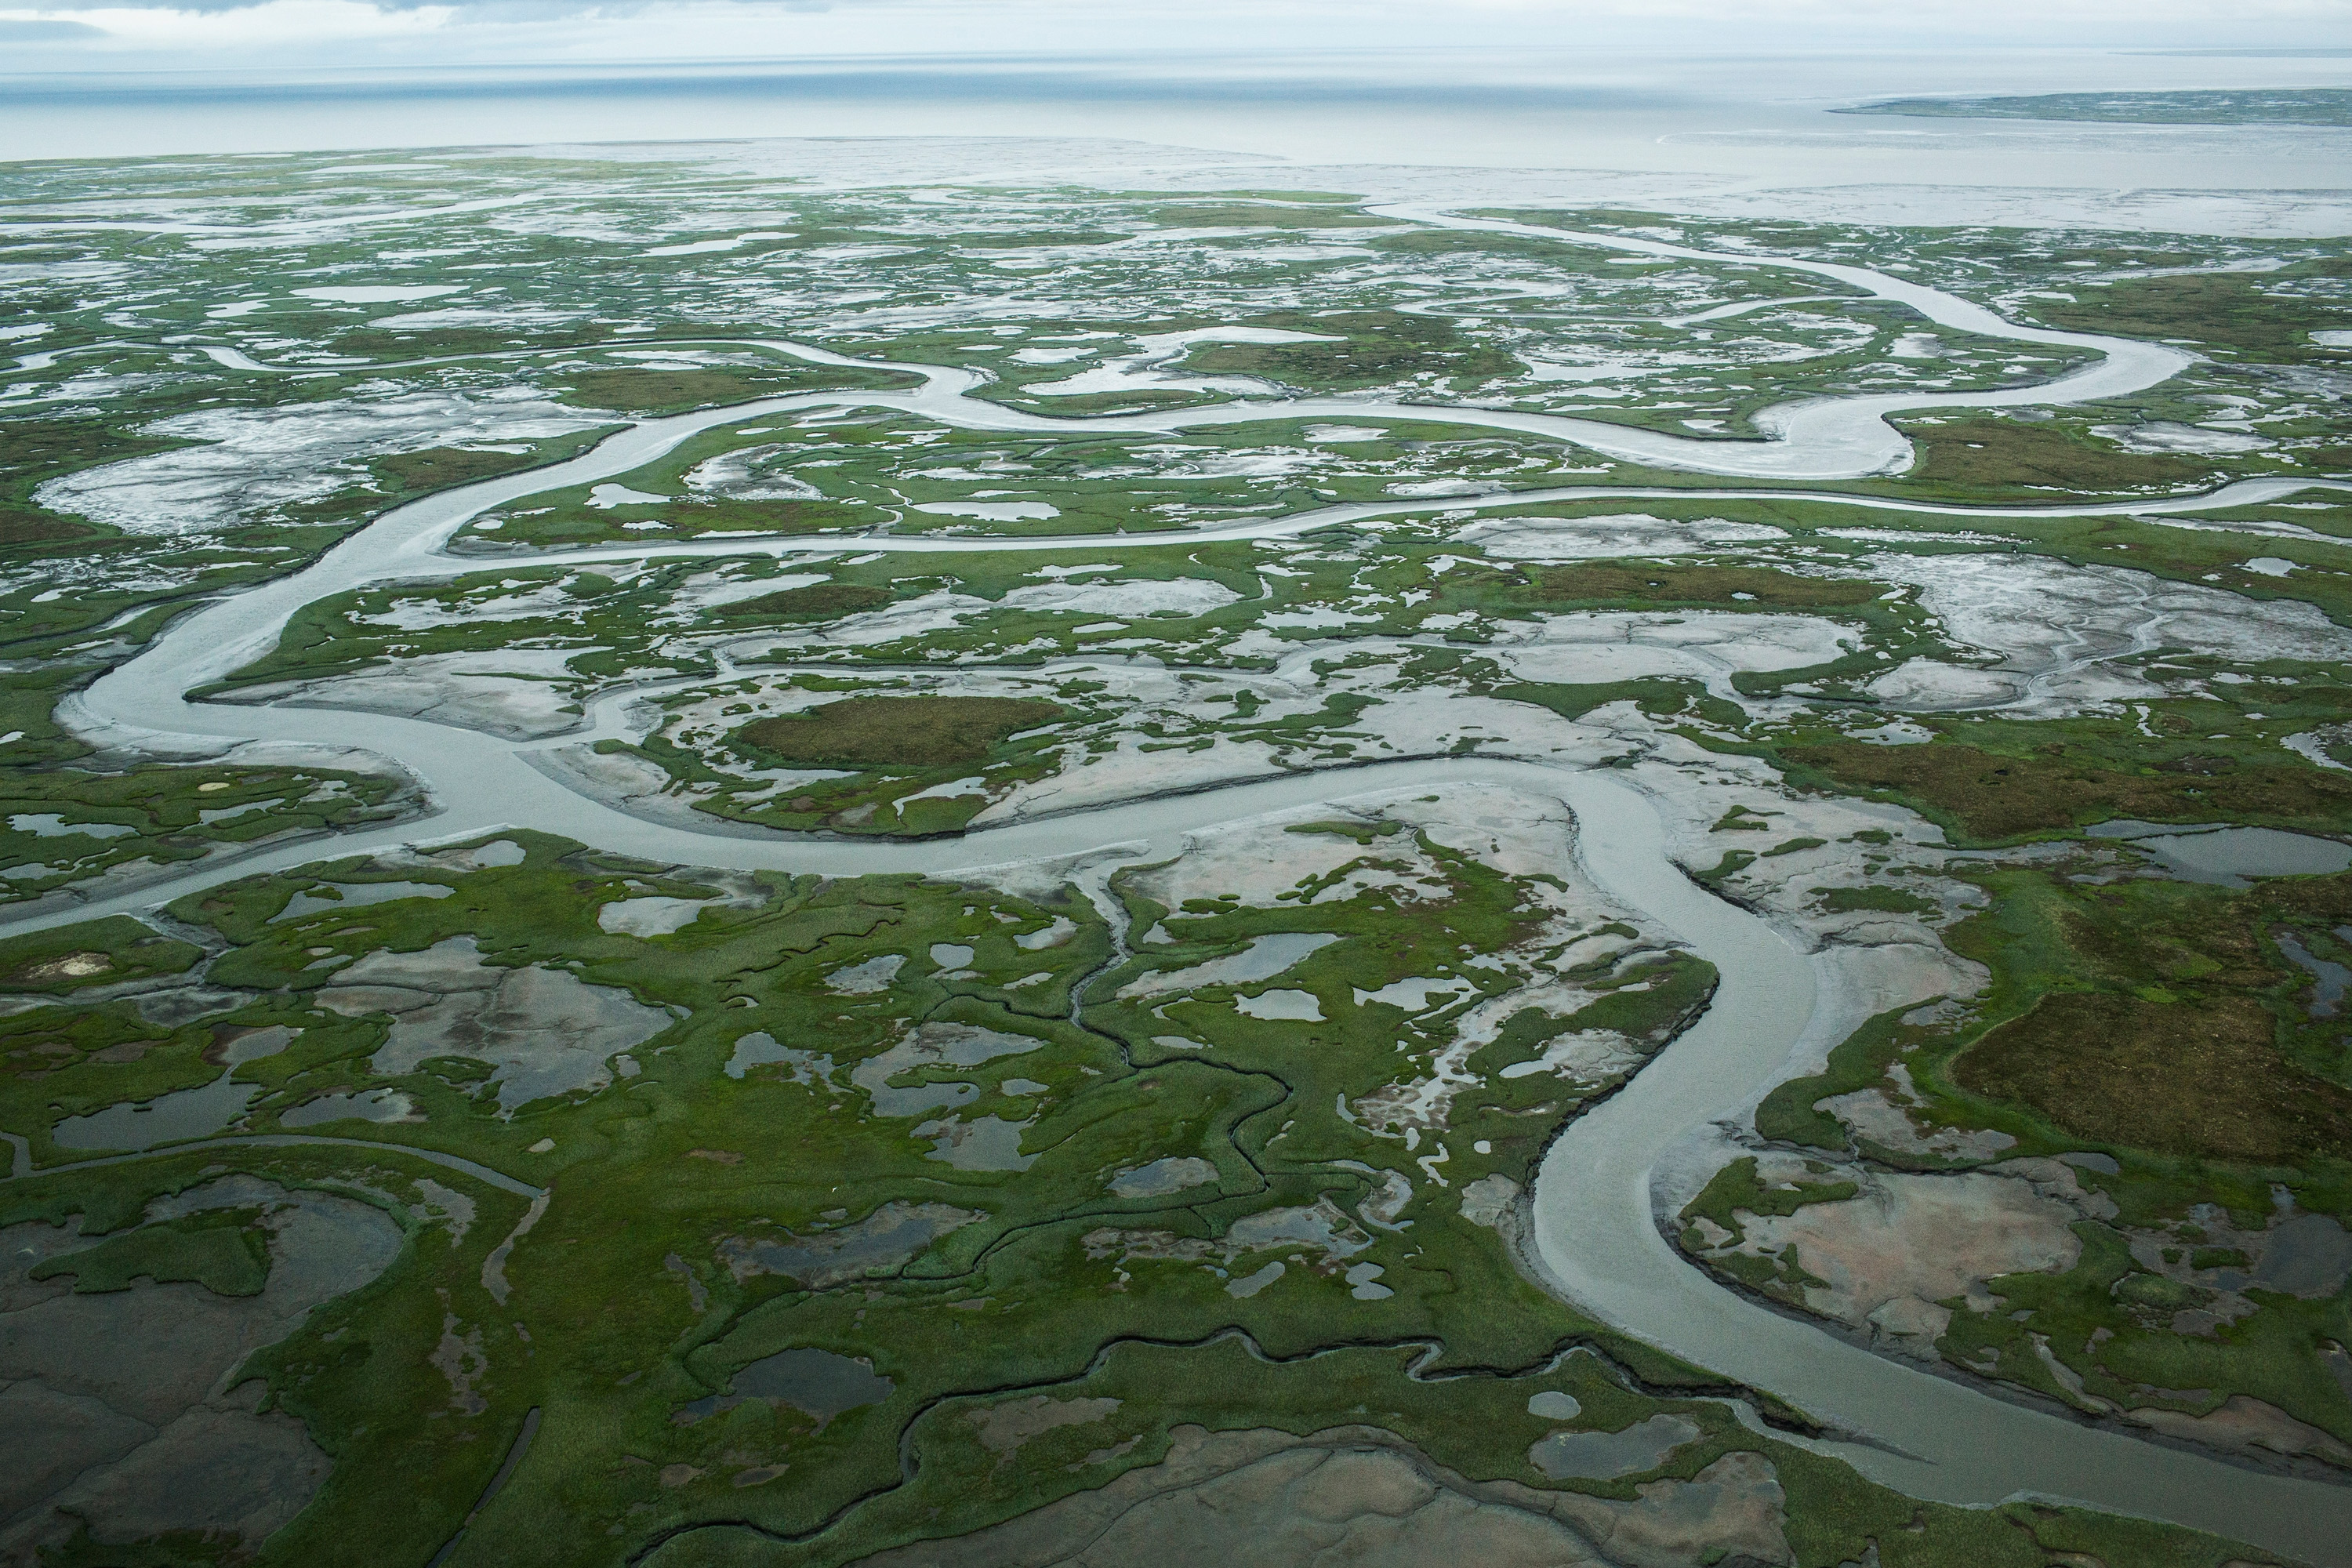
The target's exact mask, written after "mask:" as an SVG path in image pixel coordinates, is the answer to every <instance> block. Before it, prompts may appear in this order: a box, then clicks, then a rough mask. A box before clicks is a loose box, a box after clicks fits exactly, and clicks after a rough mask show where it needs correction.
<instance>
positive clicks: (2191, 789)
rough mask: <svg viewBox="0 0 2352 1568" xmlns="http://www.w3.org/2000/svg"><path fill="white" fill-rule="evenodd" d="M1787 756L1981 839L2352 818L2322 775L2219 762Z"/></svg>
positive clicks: (1840, 750) (1863, 753) (1890, 749)
mask: <svg viewBox="0 0 2352 1568" xmlns="http://www.w3.org/2000/svg"><path fill="white" fill-rule="evenodd" d="M1786 755H1787V757H1788V760H1789V761H1790V762H1792V763H1798V764H1800V765H1801V766H1803V767H1809V768H1818V769H1820V770H1821V771H1822V773H1827V774H1829V775H1830V777H1832V779H1834V780H1836V781H1837V782H1838V783H1839V784H1843V785H1845V786H1847V787H1849V788H1862V789H1872V790H1887V791H1891V792H1894V793H1895V794H1899V795H1908V796H1910V797H1912V798H1913V799H1915V800H1916V801H1919V802H1921V803H1923V804H1924V805H1927V806H1928V807H1930V808H1932V809H1934V810H1937V811H1939V812H1942V813H1944V814H1945V815H1947V816H1951V817H1954V818H1956V819H1958V822H1959V823H1960V825H1961V826H1963V827H1964V828H1965V829H1966V830H1967V831H1968V832H1969V833H1970V834H1972V835H1974V836H1976V837H1979V838H2008V837H2014V836H2015V835H2018V834H2021V833H2032V832H2036V831H2039V830H2042V829H2045V828H2053V827H2073V826H2080V825H2083V824H2086V823H2093V822H2103V821H2105V820H2107V819H2108V818H2110V817H2137V818H2139V819H2141V820H2144V821H2148V822H2214V821H2221V820H2229V821H2234V822H2247V821H2263V820H2284V821H2301V820H2306V819H2312V818H2317V819H2320V820H2322V821H2323V822H2326V823H2330V824H2333V823H2339V822H2341V821H2342V820H2343V818H2344V816H2345V813H2346V812H2347V809H2352V782H2347V781H2342V780H2338V779H2336V778H2334V777H2331V776H2329V775H2328V774H2326V773H2320V772H2318V771H2317V770H2316V769H2312V768H2284V767H2282V768H2247V767H2233V766H2231V764H2229V763H2227V762H2226V761H2225V760H2222V759H2214V758H2206V759H2199V760H2200V763H2202V764H2206V765H2210V767H2211V768H2212V770H2213V771H2211V772H2193V773H2192V772H2188V771H2183V772H2179V773H2122V772H2119V771H2116V770H2114V769H2110V768H2103V767H2100V766H2097V765H2096V764H2095V763H2091V762H2089V761H2087V760H2084V759H2081V758H2076V757H2069V756H2063V755H2061V756H2052V757H2039V756H2037V757H2009V756H2003V755H2001V754H2000V753H1999V752H1985V751H1979V750H1978V749H1977V748H1976V747H1974V746H1964V745H1959V744H1957V743H1954V742H1944V741H1937V742H1933V743H1932V744H1929V745H1925V746H1871V745H1865V744H1863V743H1862V742H1854V741H1841V742H1835V743H1834V744H1831V745H1826V746H1796V747H1791V748H1790V750H1789V752H1787V753H1786Z"/></svg>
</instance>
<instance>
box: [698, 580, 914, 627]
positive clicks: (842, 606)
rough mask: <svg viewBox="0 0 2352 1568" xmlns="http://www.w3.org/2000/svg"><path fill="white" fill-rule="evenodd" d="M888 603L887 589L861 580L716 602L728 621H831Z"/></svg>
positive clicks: (823, 584) (813, 584)
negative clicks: (752, 618)
mask: <svg viewBox="0 0 2352 1568" xmlns="http://www.w3.org/2000/svg"><path fill="white" fill-rule="evenodd" d="M889 602H890V591H889V590H888V589H887V588H873V587H868V586H867V585H866V584H863V583H812V584H809V585H808V586H806V587H804V588H785V589H782V591H780V592H777V593H773V594H766V595H761V597H759V598H756V599H738V600H737V601H736V602H735V603H733V604H731V605H719V614H720V615H722V616H726V617H728V618H729V619H730V620H734V619H738V618H743V619H749V618H750V617H751V616H759V617H761V619H766V620H781V621H811V620H830V619H832V618H833V617H834V616H847V615H854V614H855V613H856V612H857V611H859V610H872V609H877V608H879V607H880V606H882V605H887V604H888V603H889Z"/></svg>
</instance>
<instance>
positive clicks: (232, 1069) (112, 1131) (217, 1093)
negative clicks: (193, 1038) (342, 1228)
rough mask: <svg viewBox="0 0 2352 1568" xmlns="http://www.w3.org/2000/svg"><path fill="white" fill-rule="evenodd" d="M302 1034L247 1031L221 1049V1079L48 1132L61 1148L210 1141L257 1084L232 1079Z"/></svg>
mask: <svg viewBox="0 0 2352 1568" xmlns="http://www.w3.org/2000/svg"><path fill="white" fill-rule="evenodd" d="M300 1032H301V1031H300V1030H299V1029H291V1028H287V1027H285V1026H277V1027H274V1028H268V1029H248V1030H247V1031H246V1032H245V1033H244V1034H242V1035H239V1036H237V1037H236V1038H235V1039H233V1040H231V1041H229V1043H228V1044H227V1045H226V1046H225V1047H222V1050H221V1055H220V1059H221V1061H222V1062H223V1063H224V1064H225V1065H224V1068H223V1070H222V1072H221V1075H220V1077H218V1078H216V1079H213V1080H212V1082H210V1083H207V1084H201V1085H199V1086H197V1087H196V1088H194V1089H175V1090H173V1092H172V1093H170V1094H159V1095H157V1096H156V1097H155V1098H154V1099H152V1100H145V1101H142V1102H140V1103H138V1104H131V1103H127V1102H126V1103H124V1104H121V1105H110V1106H108V1107H107V1108H106V1109H105V1110H94V1111H92V1112H90V1113H89V1115H88V1116H69V1117H68V1118H66V1120H64V1121H60V1122H58V1124H57V1125H56V1126H55V1127H53V1128H51V1129H50V1130H49V1139H50V1141H51V1142H54V1143H56V1144H57V1146H58V1148H60V1149H89V1150H97V1149H121V1150H131V1151H136V1150H141V1149H152V1148H153V1147H155V1146H156V1145H157V1144H159V1143H177V1142H182V1141H184V1140H186V1139H190V1138H209V1137H211V1136H212V1135H213V1134H214V1133H215V1132H218V1131H221V1130H222V1129H224V1128H226V1127H227V1126H228V1125H229V1124H230V1123H231V1122H233V1121H236V1119H237V1118H238V1117H240V1116H242V1115H244V1114H245V1108H246V1107H247V1106H248V1105H250V1104H252V1103H253V1097H254V1096H255V1095H257V1094H259V1093H260V1092H261V1086H260V1085H259V1084H253V1083H239V1082H237V1081H236V1069H237V1068H240V1067H242V1066H244V1065H245V1064H246V1063H247V1062H251V1061H259V1060H260V1059H261V1058H263V1057H273V1056H276V1055H277V1054H278V1052H279V1051H282V1050H284V1049H285V1048H286V1047H287V1046H288V1045H289V1043H291V1041H292V1040H293V1038H294V1037H295V1036H296V1035H298V1034H299V1033H300Z"/></svg>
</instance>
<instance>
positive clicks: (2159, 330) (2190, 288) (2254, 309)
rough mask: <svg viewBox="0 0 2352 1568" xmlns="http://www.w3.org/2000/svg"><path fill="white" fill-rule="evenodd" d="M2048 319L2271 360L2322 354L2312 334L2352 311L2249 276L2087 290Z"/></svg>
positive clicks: (2349, 320) (2345, 321)
mask: <svg viewBox="0 0 2352 1568" xmlns="http://www.w3.org/2000/svg"><path fill="white" fill-rule="evenodd" d="M2041 315H2042V320H2043V321H2048V322H2049V323H2050V324H2051V325H2053V326H2055V327H2064V328H2067V329H2069V330H2071V331H2084V332H2116V333H2119V334H2121V335H2123V336H2125V337H2132V338H2158V339H2179V340H2183V341H2186V342H2195V343H2201V344H2204V345H2205V346H2207V347H2209V348H2222V349H2239V350H2244V351H2247V352H2249V353H2253V354H2255V355H2257V356H2259V357H2261V358H2263V359H2268V360H2277V361H2287V362H2294V361H2297V360H2304V359H2309V358H2313V357H2315V354H2314V352H2313V350H2314V345H2313V343H2312V342H2311V334H2312V333H2313V332H2315V331H2326V330H2327V329H2329V328H2341V327H2346V326H2352V312H2347V311H2346V310H2343V309H2342V308H2341V307H2339V306H2335V305H2332V304H2330V303H2328V302H2326V301H2324V300H2305V299H2298V298H2296V297H2295V296H2294V295H2291V294H2280V293H2277V292H2275V291H2273V289H2267V288H2264V287H2263V284H2262V283H2260V282H2258V281H2257V280H2255V279H2252V278H2249V277H2247V276H2245V275H2244V274H2243V273H2218V274H2217V273H2205V274H2200V275H2191V276H2187V277H2176V278H2142V279H2132V280H2130V281H2128V282H2123V283H2116V284H2111V285H2109V286H2108V287H2106V288H2104V289H2100V288H2085V289H2084V290H2083V295H2082V298H2081V300H2078V301H2077V302H2075V303H2073V304H2062V303H2058V302H2055V301H2053V302H2050V303H2047V304H2044V305H2042V307H2041Z"/></svg>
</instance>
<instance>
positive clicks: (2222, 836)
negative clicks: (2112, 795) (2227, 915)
mask: <svg viewBox="0 0 2352 1568" xmlns="http://www.w3.org/2000/svg"><path fill="white" fill-rule="evenodd" d="M2086 831H2087V832H2088V833H2089V834H2090V836H2091V837H2094V838H2121V839H2124V840H2126V841H2127V842H2128V843H2130V844H2131V846H2132V847H2134V848H2137V849H2144V850H2146V851H2147V852H2148V853H2149V854H2150V855H2153V856H2154V857H2156V859H2157V862H2158V864H2159V865H2161V866H2163V867H2164V868H2165V869H2166V870H2168V871H2170V872H2171V873H2172V874H2173V875H2174V876H2175V877H2178V878H2179V879H2181V880H2182V881H2184V882H2210V883H2213V884H2214V885H2216V886H2219V887H2224V888H2242V887H2244V886H2245V885H2246V879H2247V878H2249V877H2332V876H2334V875H2335V874H2336V872H2338V871H2342V870H2345V869H2347V868H2352V845H2346V844H2341V843H2338V842H2337V841H2336V840H2335V839H2333V838H2320V837H2315V836H2313V835H2311V834H2308V833H2287V832H2284V831H2283V830H2281V829H2279V828H2275V827H2228V826H2219V825H2215V826H2198V827H2167V826H2161V825H2159V824H2157V823H2152V822H2102V823H2100V824H2099V825H2098V826H2095V827H2092V828H2089V829H2087V830H2086Z"/></svg>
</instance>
